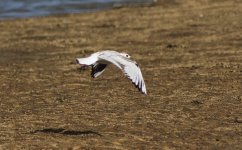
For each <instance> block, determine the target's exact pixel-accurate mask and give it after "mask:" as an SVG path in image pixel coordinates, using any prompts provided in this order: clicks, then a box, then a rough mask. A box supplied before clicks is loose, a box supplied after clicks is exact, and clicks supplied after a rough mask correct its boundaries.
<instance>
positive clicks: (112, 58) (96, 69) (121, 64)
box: [76, 50, 147, 95]
mask: <svg viewBox="0 0 242 150" xmlns="http://www.w3.org/2000/svg"><path fill="white" fill-rule="evenodd" d="M76 62H77V63H78V64H80V65H81V68H82V69H83V68H86V67H88V66H91V67H92V71H91V76H92V77H93V78H96V77H98V76H99V75H101V74H102V73H103V71H104V70H105V68H106V67H107V65H109V64H114V65H115V66H117V67H118V68H119V69H121V70H122V71H123V73H124V74H125V75H126V76H127V77H128V78H129V79H130V80H131V81H132V83H133V84H134V85H135V86H136V87H137V88H138V89H139V91H141V92H142V93H143V94H146V95H147V92H146V87H145V82H144V79H143V76H142V73H141V71H140V68H139V66H138V64H137V63H136V62H135V61H133V60H131V59H130V55H129V54H127V53H119V52H116V51H111V50H105V51H101V52H96V53H93V54H92V55H90V56H89V57H86V58H77V59H76Z"/></svg>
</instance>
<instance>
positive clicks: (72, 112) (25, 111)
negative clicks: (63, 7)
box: [0, 0, 242, 149]
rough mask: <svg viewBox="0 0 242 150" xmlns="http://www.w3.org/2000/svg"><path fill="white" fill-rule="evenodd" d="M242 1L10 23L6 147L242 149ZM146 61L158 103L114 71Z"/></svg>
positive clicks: (1, 81) (5, 34)
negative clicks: (93, 58) (118, 61)
mask: <svg viewBox="0 0 242 150" xmlns="http://www.w3.org/2000/svg"><path fill="white" fill-rule="evenodd" d="M241 18H242V3H241V2H239V1H238V0H230V1H229V0H206V1H203V0H190V1H187V2H184V1H176V0H161V1H158V2H157V3H155V4H153V5H151V6H140V7H125V8H117V9H113V10H105V11H98V12H94V13H85V14H72V15H71V14H70V15H59V16H49V17H37V18H29V19H17V20H5V21H1V22H0V85H1V86H0V90H1V92H0V100H1V101H0V119H1V121H0V149H21V148H22V149H60V148H62V149H241V147H242V26H241V25H242V19H241ZM102 49H113V50H117V51H124V52H127V53H129V54H130V55H131V56H132V59H134V60H136V61H137V62H138V63H139V65H140V67H141V70H142V72H143V76H144V78H145V82H146V86H147V92H148V96H145V95H143V94H141V93H140V92H139V91H138V90H137V89H136V88H135V87H134V86H133V85H132V84H131V82H130V81H129V80H128V79H127V78H126V77H125V76H124V75H123V74H122V72H121V71H120V70H119V69H117V68H115V67H114V66H110V67H109V68H108V69H107V70H106V71H105V72H104V73H103V75H102V76H100V77H99V78H96V79H93V78H91V77H90V69H88V70H85V71H80V70H79V68H80V67H79V66H78V65H77V64H75V58H77V57H84V56H88V55H89V54H91V53H93V52H96V51H99V50H102Z"/></svg>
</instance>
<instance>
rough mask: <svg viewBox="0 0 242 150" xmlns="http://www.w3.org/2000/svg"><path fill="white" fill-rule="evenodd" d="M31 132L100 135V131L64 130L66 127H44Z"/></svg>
mask: <svg viewBox="0 0 242 150" xmlns="http://www.w3.org/2000/svg"><path fill="white" fill-rule="evenodd" d="M31 133H32V134H36V133H46V134H62V135H81V136H87V135H94V136H102V135H101V134H100V133H98V132H95V131H91V130H84V131H76V130H66V129H63V128H44V129H40V130H35V131H32V132H31Z"/></svg>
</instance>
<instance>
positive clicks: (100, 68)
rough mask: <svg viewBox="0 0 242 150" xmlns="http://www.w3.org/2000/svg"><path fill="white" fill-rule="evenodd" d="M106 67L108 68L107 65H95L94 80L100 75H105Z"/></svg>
mask: <svg viewBox="0 0 242 150" xmlns="http://www.w3.org/2000/svg"><path fill="white" fill-rule="evenodd" d="M106 67H107V64H101V63H95V64H94V65H93V66H92V72H91V76H92V77H93V78H96V77H98V76H99V75H101V74H102V73H103V71H104V70H105V68H106Z"/></svg>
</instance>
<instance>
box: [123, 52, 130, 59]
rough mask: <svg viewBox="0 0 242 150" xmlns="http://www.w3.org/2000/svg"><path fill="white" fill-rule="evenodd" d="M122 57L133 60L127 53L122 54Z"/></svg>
mask: <svg viewBox="0 0 242 150" xmlns="http://www.w3.org/2000/svg"><path fill="white" fill-rule="evenodd" d="M121 55H122V56H124V57H126V58H131V56H130V55H129V54H127V53H121Z"/></svg>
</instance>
